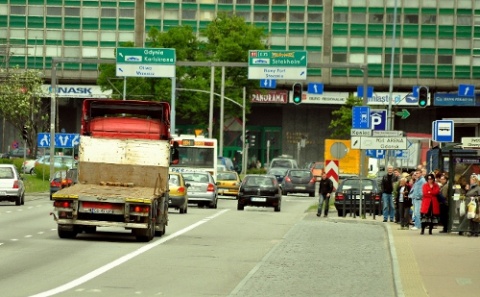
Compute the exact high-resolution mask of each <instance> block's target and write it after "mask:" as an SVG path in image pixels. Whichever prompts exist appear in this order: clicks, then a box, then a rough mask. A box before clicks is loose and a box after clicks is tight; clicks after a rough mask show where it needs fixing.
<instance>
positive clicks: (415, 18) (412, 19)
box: [403, 14, 418, 24]
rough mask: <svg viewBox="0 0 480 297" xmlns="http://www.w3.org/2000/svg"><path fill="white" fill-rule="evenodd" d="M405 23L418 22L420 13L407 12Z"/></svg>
mask: <svg viewBox="0 0 480 297" xmlns="http://www.w3.org/2000/svg"><path fill="white" fill-rule="evenodd" d="M403 22H404V23H405V24H418V15H417V14H407V15H405V19H404V21H403Z"/></svg>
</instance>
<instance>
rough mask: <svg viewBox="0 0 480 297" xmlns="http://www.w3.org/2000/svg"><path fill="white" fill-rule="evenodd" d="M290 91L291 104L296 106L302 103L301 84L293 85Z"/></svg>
mask: <svg viewBox="0 0 480 297" xmlns="http://www.w3.org/2000/svg"><path fill="white" fill-rule="evenodd" d="M292 91H293V103H294V104H296V105H298V104H300V103H302V92H303V86H302V84H301V83H295V84H293V87H292Z"/></svg>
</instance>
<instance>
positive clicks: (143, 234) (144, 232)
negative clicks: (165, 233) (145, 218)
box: [134, 218, 156, 242]
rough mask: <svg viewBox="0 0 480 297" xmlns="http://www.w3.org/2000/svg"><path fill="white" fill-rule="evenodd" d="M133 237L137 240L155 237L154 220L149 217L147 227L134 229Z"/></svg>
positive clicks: (147, 240)
mask: <svg viewBox="0 0 480 297" xmlns="http://www.w3.org/2000/svg"><path fill="white" fill-rule="evenodd" d="M134 232H135V238H136V239H137V241H139V242H149V241H150V240H152V239H153V237H155V233H156V232H155V221H154V220H152V219H151V218H150V224H149V226H148V228H147V229H136V230H134Z"/></svg>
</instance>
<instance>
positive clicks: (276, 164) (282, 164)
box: [272, 160, 293, 168]
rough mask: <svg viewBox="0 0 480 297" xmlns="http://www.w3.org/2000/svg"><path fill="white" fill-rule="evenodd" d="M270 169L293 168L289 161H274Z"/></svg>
mask: <svg viewBox="0 0 480 297" xmlns="http://www.w3.org/2000/svg"><path fill="white" fill-rule="evenodd" d="M272 167H283V168H293V165H292V161H289V160H274V161H272Z"/></svg>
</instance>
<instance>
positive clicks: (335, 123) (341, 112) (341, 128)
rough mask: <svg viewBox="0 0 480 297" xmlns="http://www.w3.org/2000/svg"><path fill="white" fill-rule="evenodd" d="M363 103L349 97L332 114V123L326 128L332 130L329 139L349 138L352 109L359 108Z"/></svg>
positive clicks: (358, 99)
mask: <svg viewBox="0 0 480 297" xmlns="http://www.w3.org/2000/svg"><path fill="white" fill-rule="evenodd" d="M362 104H363V101H362V99H361V98H358V97H355V96H352V95H351V96H349V97H348V98H347V102H346V103H345V105H342V107H340V109H338V110H335V111H333V112H332V117H333V119H332V121H331V122H330V125H329V126H328V128H329V129H330V130H333V132H332V134H331V137H333V138H339V139H348V138H350V130H351V129H352V108H353V107H354V106H361V105H362Z"/></svg>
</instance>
